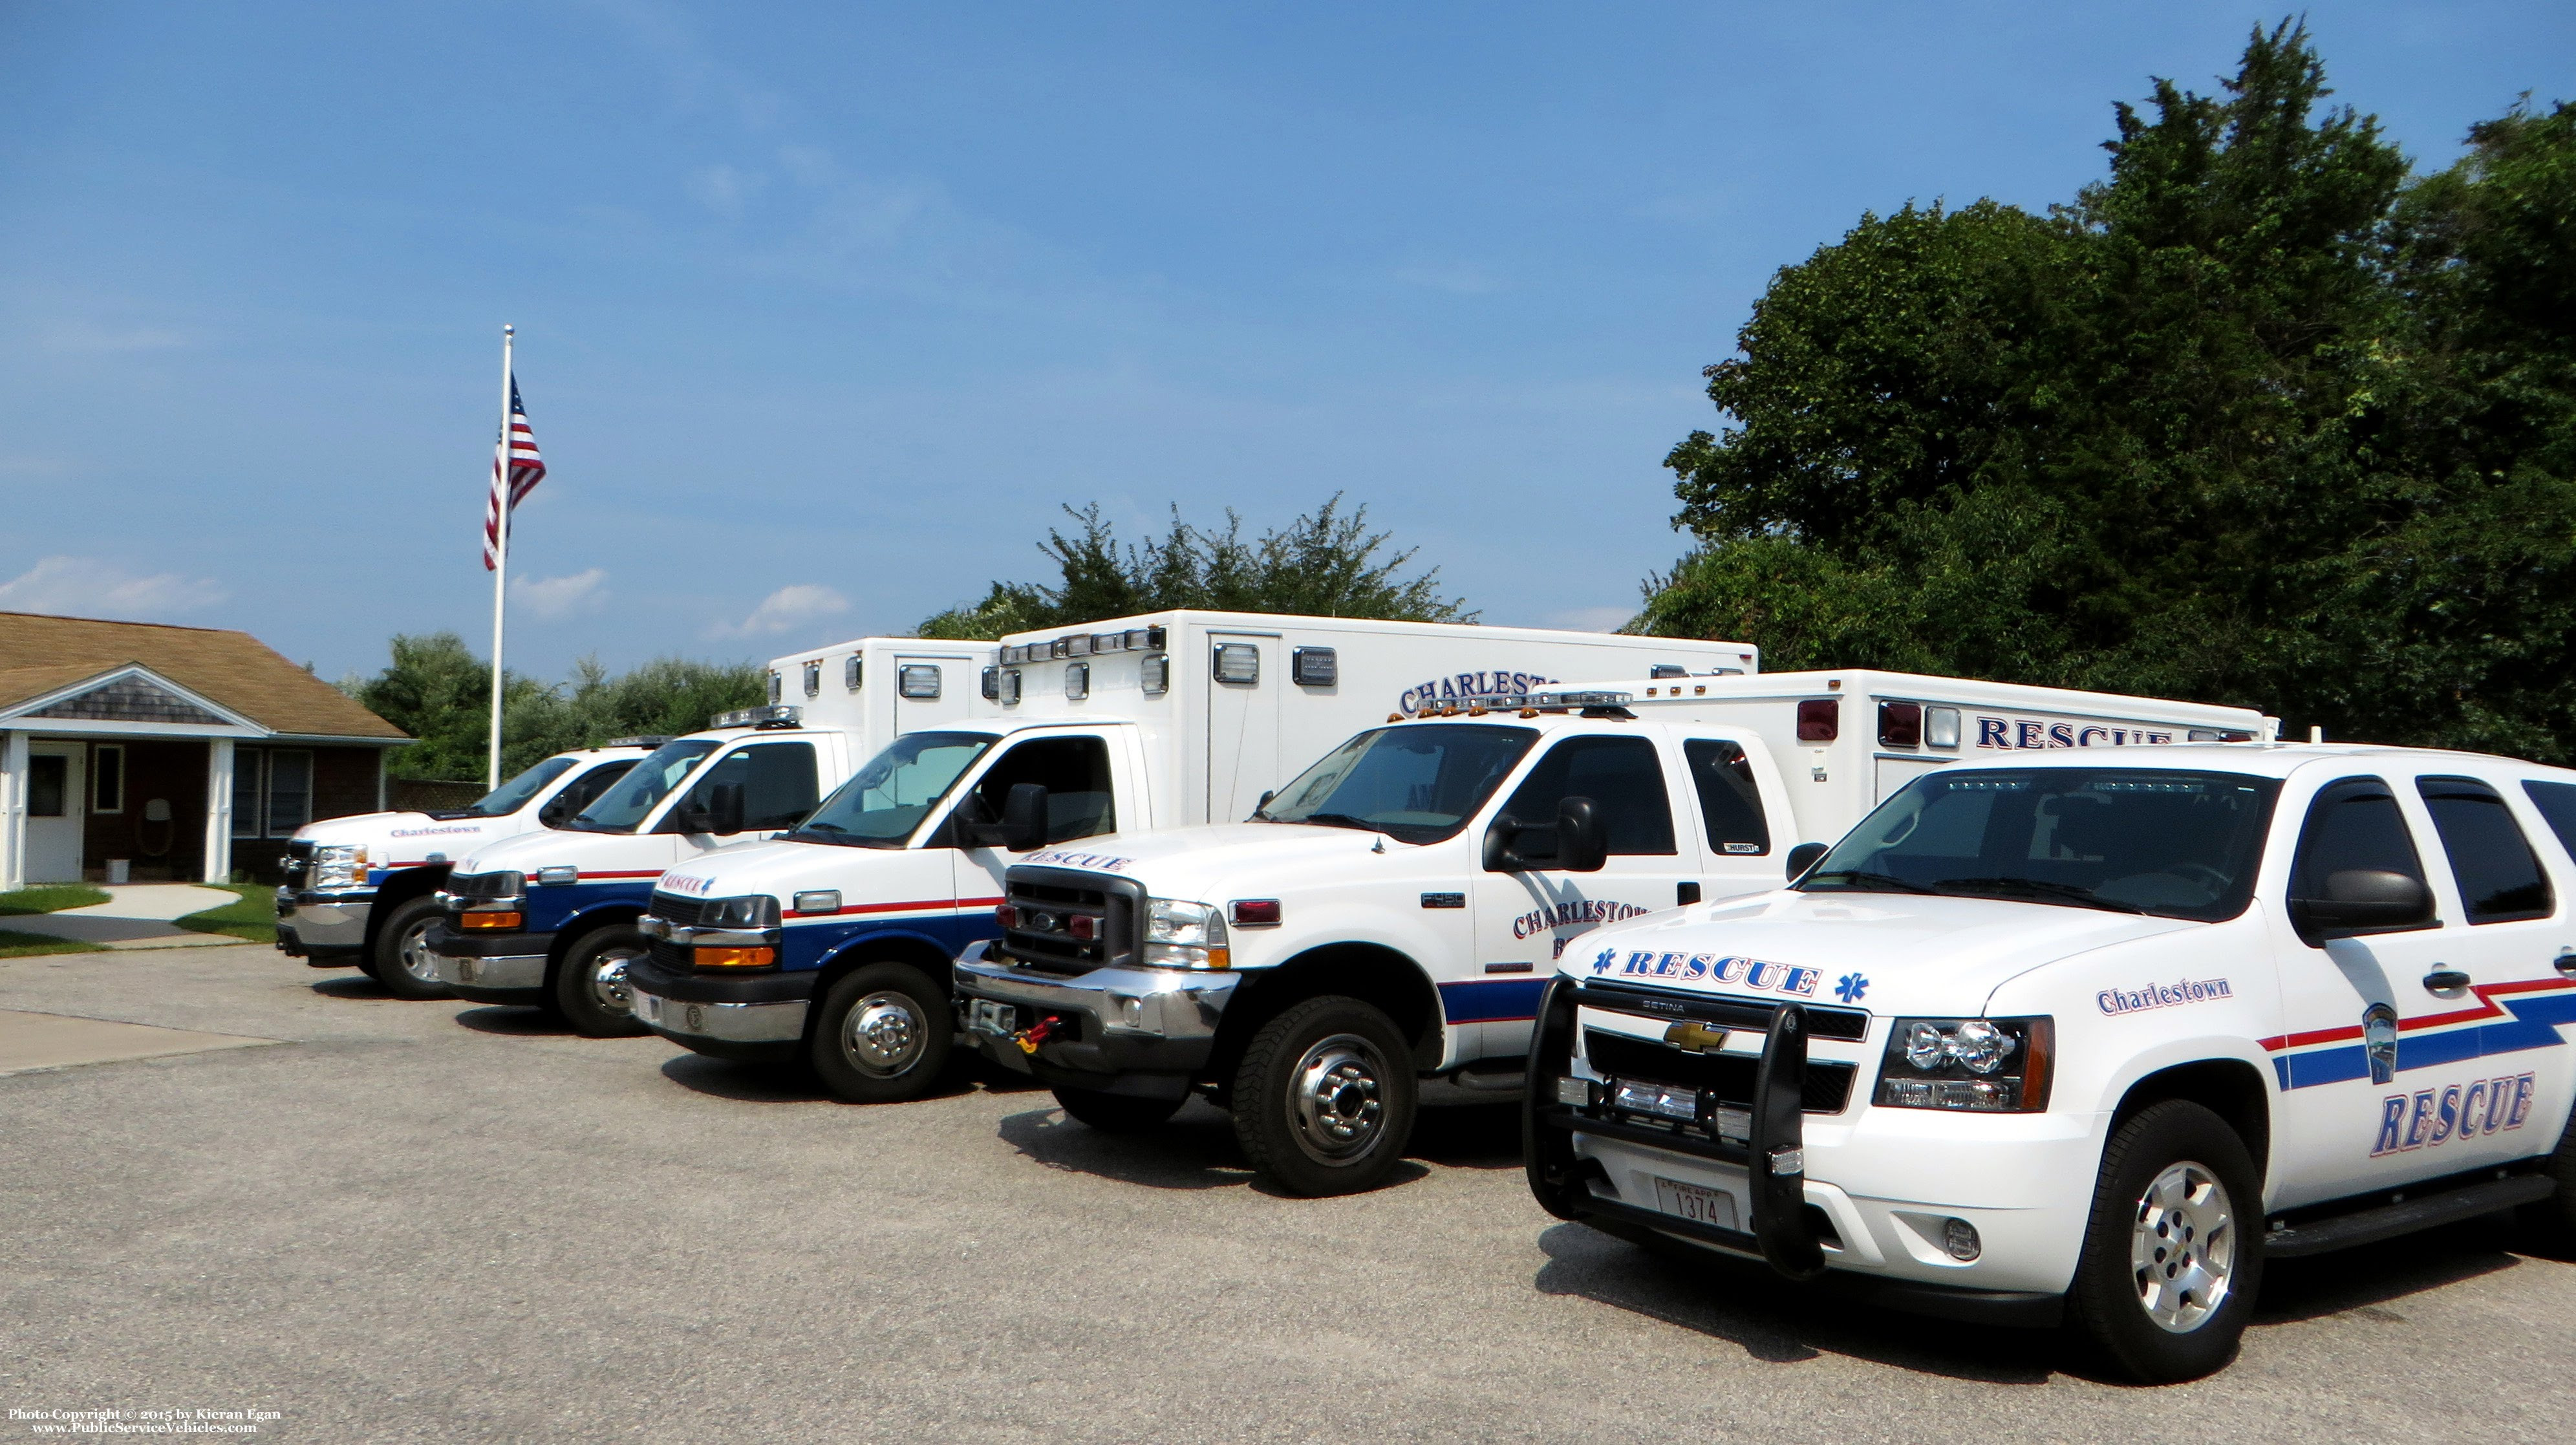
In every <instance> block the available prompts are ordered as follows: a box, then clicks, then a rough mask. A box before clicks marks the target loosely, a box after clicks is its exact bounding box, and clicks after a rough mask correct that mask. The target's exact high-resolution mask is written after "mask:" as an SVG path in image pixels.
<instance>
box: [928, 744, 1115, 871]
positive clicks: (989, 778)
mask: <svg viewBox="0 0 2576 1445" xmlns="http://www.w3.org/2000/svg"><path fill="white" fill-rule="evenodd" d="M1114 773H1115V769H1113V767H1112V766H1111V762H1110V755H1109V741H1108V739H1106V738H1103V737H1099V736H1097V735H1091V734H1076V735H1072V736H1066V735H1062V734H1057V735H1054V736H1049V737H1037V738H1024V739H1022V740H1020V741H1018V742H1015V743H1013V744H1011V745H1010V747H1009V748H1008V749H1006V750H1004V752H1003V753H1002V755H1001V756H1000V757H998V758H995V759H994V760H993V761H992V763H991V764H990V765H989V766H987V767H986V768H985V769H984V775H983V776H982V777H980V778H977V779H976V780H975V782H974V783H973V784H972V785H971V786H969V787H968V788H967V789H966V790H965V792H963V793H962V794H960V795H959V796H958V799H957V805H956V809H955V811H954V812H952V813H951V814H950V815H949V819H950V821H949V827H948V829H947V836H948V837H949V838H951V839H952V840H953V841H954V844H955V847H954V849H953V855H954V857H955V859H956V862H955V864H954V865H953V866H954V867H955V870H956V872H955V878H956V894H957V906H958V907H959V908H961V909H968V908H991V907H994V906H995V905H997V904H999V903H1000V902H1001V901H1002V870H1004V869H1006V868H1008V867H1010V866H1011V863H1012V861H1013V859H1012V855H1011V854H1010V853H1008V852H1006V851H1004V850H1003V849H1000V848H995V847H991V846H988V845H985V844H980V843H974V842H972V841H971V839H970V837H969V835H968V834H967V832H966V829H967V827H968V826H969V825H972V824H975V823H983V822H998V821H1000V819H1001V816H1002V805H1003V803H1004V802H1005V801H1007V800H1008V799H1009V798H1010V796H1011V789H1013V788H1015V787H1018V786H1019V785H1020V784H1022V783H1035V784H1037V785H1038V786H1039V787H1042V788H1044V789H1046V790H1047V836H1046V840H1047V842H1048V843H1049V844H1050V845H1052V844H1056V843H1069V842H1072V841H1073V840H1074V839H1076V838H1093V837H1098V836H1100V835H1101V834H1104V833H1115V832H1117V831H1118V802H1119V799H1118V795H1117V794H1118V789H1117V786H1116V783H1115V781H1114Z"/></svg>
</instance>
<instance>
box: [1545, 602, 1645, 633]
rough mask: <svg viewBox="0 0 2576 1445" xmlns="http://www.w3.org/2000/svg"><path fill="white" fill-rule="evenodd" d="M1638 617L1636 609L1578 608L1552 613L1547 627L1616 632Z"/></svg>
mask: <svg viewBox="0 0 2576 1445" xmlns="http://www.w3.org/2000/svg"><path fill="white" fill-rule="evenodd" d="M1636 615H1637V609H1636V608H1634V607H1577V608H1575V609H1573V610H1572V611H1570V612H1551V613H1549V614H1548V616H1547V625H1548V626H1550V627H1561V628H1563V629H1565V630H1566V631H1568V632H1616V631H1618V630H1619V629H1620V628H1622V627H1625V626H1627V625H1628V619H1629V618H1631V617H1634V616H1636Z"/></svg>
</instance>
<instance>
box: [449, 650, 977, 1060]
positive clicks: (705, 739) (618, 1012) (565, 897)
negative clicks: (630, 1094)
mask: <svg viewBox="0 0 2576 1445" xmlns="http://www.w3.org/2000/svg"><path fill="white" fill-rule="evenodd" d="M993 655H994V646H993V644H991V643H989V642H956V643H950V642H928V641H923V640H922V639H919V638H911V637H867V638H861V639H859V640H857V641H855V642H845V643H841V644H839V645H837V646H833V647H826V648H818V649H816V650H814V651H812V652H808V653H798V654H790V655H789V656H787V657H783V658H780V659H778V660H776V661H775V662H772V663H771V664H770V674H769V695H770V699H771V701H770V703H769V704H768V705H766V706H763V707H756V708H747V709H744V710H742V711H741V712H738V713H733V714H728V715H726V716H724V717H720V718H717V719H715V720H714V723H713V725H712V726H711V727H710V728H709V729H708V730H707V731H704V732H699V733H692V734H690V735H688V736H686V737H680V738H673V739H670V740H669V741H667V742H664V743H663V744H662V745H661V746H660V747H658V748H655V749H654V750H653V751H652V752H651V753H650V754H649V755H647V756H645V757H643V758H641V759H640V760H638V761H636V762H635V763H634V764H633V766H632V768H631V770H630V771H628V772H627V773H626V774H625V775H624V776H623V777H621V778H619V779H618V780H617V781H616V782H615V783H614V784H613V785H611V786H610V787H609V788H608V789H607V790H606V791H605V792H603V793H601V794H600V795H599V796H598V797H596V798H594V799H593V800H591V802H590V803H589V804H588V805H587V806H586V807H584V808H583V809H582V810H581V812H579V813H578V814H576V815H575V816H573V817H572V818H570V819H567V820H565V821H564V822H563V823H562V824H561V825H560V826H558V827H556V828H553V829H550V830H548V831H544V832H537V833H526V834H522V835H520V836H518V837H514V838H508V839H503V840H501V841H499V842H496V843H492V844H488V845H485V846H481V847H477V848H475V849H474V850H473V851H472V852H470V853H465V854H462V855H461V856H460V857H459V859H458V861H457V863H456V864H455V867H454V869H453V870H452V871H451V872H450V874H449V876H448V877H447V879H446V880H445V882H444V884H443V886H442V887H441V889H440V890H439V891H438V892H437V893H436V894H435V895H433V896H434V897H435V899H436V900H437V901H436V905H435V906H436V914H435V916H434V917H432V918H431V919H430V920H428V927H427V931H426V933H425V934H424V935H423V936H422V942H421V948H422V951H423V953H424V954H425V956H426V958H427V960H428V962H429V963H430V965H431V967H432V968H433V969H434V971H435V978H436V981H437V985H438V986H441V987H443V988H444V989H445V990H446V991H449V992H452V993H454V994H456V995H457V996H458V997H461V998H468V999H473V1000H476V1001H477V1002H482V1003H521V1004H534V1005H536V1006H537V1007H540V1008H543V1009H546V1010H548V1011H549V1012H553V1013H556V1014H559V1015H560V1016H561V1017H562V1018H563V1019H564V1020H565V1021H566V1022H568V1023H570V1024H571V1025H572V1027H573V1028H575V1029H576V1030H578V1031H580V1032H582V1033H585V1034H591V1035H594V1036H604V1035H610V1034H619V1033H633V1032H636V1031H637V1028H636V1025H635V1023H634V1021H633V1019H632V1017H631V1011H630V1009H629V1007H628V1003H627V995H626V985H625V982H624V977H625V970H626V967H627V965H628V964H629V963H630V962H632V961H633V960H634V959H636V958H638V957H641V956H642V954H643V952H644V946H645V943H644V938H643V935H641V934H640V933H638V932H636V928H635V924H636V920H637V919H638V918H639V917H641V916H642V915H643V912H644V905H645V902H646V900H647V899H648V898H649V897H650V896H651V894H652V891H653V880H654V879H656V878H659V877H660V876H662V870H663V869H665V868H668V867H670V866H672V865H673V864H676V863H681V862H687V861H691V860H695V859H697V858H699V857H702V856H704V855H705V854H708V853H712V852H714V851H715V850H716V849H719V848H722V847H725V846H727V845H728V844H733V843H740V842H745V841H750V840H756V839H760V838H765V837H769V836H771V835H772V834H775V833H777V832H779V831H780V830H782V829H785V828H788V827H790V826H793V825H794V824H795V823H796V822H797V821H798V820H799V819H801V818H803V817H804V816H805V814H806V813H807V812H808V811H809V810H811V809H812V808H813V806H814V804H815V802H816V800H818V799H820V798H821V797H822V796H823V795H824V794H825V793H827V792H829V791H831V790H832V788H833V787H835V786H837V785H838V784H839V783H840V781H841V779H843V778H846V777H848V776H849V775H850V773H851V772H852V771H853V770H855V769H856V768H857V767H858V765H859V764H860V763H861V762H862V761H864V760H865V759H866V758H868V757H869V756H870V755H871V754H873V753H874V752H876V751H877V750H878V749H879V748H882V747H884V746H885V745H886V744H887V743H889V742H891V741H893V740H894V739H895V738H897V737H899V736H901V735H903V734H905V733H909V732H916V731H919V730H921V729H923V728H931V727H939V726H944V725H946V724H948V723H952V722H956V721H959V720H961V719H963V718H965V717H968V716H970V715H971V714H973V713H974V712H976V711H978V710H980V709H981V708H983V706H984V703H983V701H982V698H981V696H980V694H979V687H978V685H979V683H980V681H981V677H982V669H983V668H984V667H985V666H986V665H987V664H989V663H990V662H991V661H992V658H993Z"/></svg>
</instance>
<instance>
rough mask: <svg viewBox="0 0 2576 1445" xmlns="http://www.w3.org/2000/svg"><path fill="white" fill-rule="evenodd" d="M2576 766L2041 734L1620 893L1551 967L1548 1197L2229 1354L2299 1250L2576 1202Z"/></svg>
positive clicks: (1620, 1223) (1857, 1280)
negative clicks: (1654, 913) (1637, 896)
mask: <svg viewBox="0 0 2576 1445" xmlns="http://www.w3.org/2000/svg"><path fill="white" fill-rule="evenodd" d="M2571 843H2576V772H2570V771H2567V770H2563V769H2557V768H2545V767H2540V766H2536V765H2532V764H2526V763H2517V762H2511V761H2508V760H2505V759H2501V758H2493V757H2483V756H2475V755H2470V754H2463V753H2444V752H2429V751H2416V750H2410V749H2398V748H2371V747H2347V746H2325V745H2288V746H2284V745H2257V746H2245V745H2235V746H2191V745H2183V746H2175V747H2155V748H2143V749H2112V750H2107V751H2091V752H2087V751H2079V750H2072V749H2070V750H2064V751H2055V752H2050V751H2040V752H2034V753H2028V754H2024V753H2022V752H2020V751H2019V750H2018V749H2016V750H2015V751H2013V752H2011V753H2009V754H2006V753H2001V752H1998V753H1994V754H1990V755H1988V756H1986V757H1982V758H1979V759H1978V760H1977V761H1975V762H1974V763H1967V764H1962V765H1960V766H1958V767H1956V768H1954V769H1950V770H1944V771H1939V772H1935V773H1932V774H1931V775H1929V776H1924V777H1918V778H1916V779H1915V780H1914V781H1913V782H1911V783H1910V784H1908V785H1907V786H1906V787H1905V788H1904V789H1903V790H1901V791H1899V792H1898V793H1897V794H1896V795H1895V796H1894V797H1892V798H1890V799H1889V800H1888V801H1887V802H1886V803H1884V804H1883V805H1881V806H1880V807H1879V808H1878V809H1877V810H1876V811H1875V812H1873V813H1872V814H1871V815H1870V816H1869V818H1868V819H1867V820H1866V821H1864V822H1863V823H1861V824H1860V826H1859V827H1857V828H1856V829H1854V830H1853V831H1852V832H1851V833H1850V835H1849V836H1847V837H1845V838H1844V839H1843V840H1842V841H1841V842H1840V843H1838V844H1836V845H1835V846H1834V848H1833V849H1832V850H1831V851H1830V852H1829V853H1827V854H1826V855H1825V856H1824V857H1823V858H1822V859H1821V860H1820V861H1819V862H1817V863H1816V864H1815V866H1814V867H1813V868H1812V869H1811V870H1809V871H1807V872H1806V873H1805V874H1804V876H1803V877H1801V878H1799V879H1798V880H1797V881H1796V882H1795V883H1793V884H1792V885H1791V886H1790V887H1789V888H1788V889H1787V890H1786V891H1775V892H1771V893H1767V894H1764V895H1762V896H1760V897H1754V898H1747V899H1741V900H1736V901H1731V902H1713V903H1708V904H1704V905H1701V906H1699V907H1694V908H1686V909H1682V910H1680V911H1678V912H1673V913H1667V914H1664V915H1661V916H1658V917H1655V918H1651V919H1640V920H1638V921H1636V922H1634V923H1631V924H1627V925H1624V926H1621V927H1617V928H1612V929H1605V930H1603V931H1602V932H1601V933H1600V934H1598V935H1597V936H1595V937H1592V938H1587V939H1585V940H1584V941H1583V943H1582V945H1581V946H1580V947H1578V948H1575V949H1570V950H1568V951H1567V952H1566V954H1565V956H1564V958H1563V959H1562V960H1561V961H1560V962H1559V964H1558V966H1557V969H1556V970H1555V974H1556V977H1555V979H1554V981H1553V983H1552V984H1551V985H1550V987H1549V991H1548V993H1547V996H1546V998H1545V1000H1544V1001H1543V1002H1542V1003H1541V1005H1540V1008H1539V1014H1540V1018H1539V1024H1538V1027H1537V1030H1536V1040H1535V1055H1534V1060H1533V1066H1532V1067H1533V1076H1534V1079H1535V1086H1534V1087H1533V1088H1532V1089H1531V1091H1530V1097H1529V1103H1528V1106H1527V1107H1528V1110H1529V1113H1528V1117H1527V1137H1528V1140H1529V1154H1528V1169H1529V1182H1530V1187H1531V1189H1532V1191H1533V1192H1534V1193H1535V1194H1536V1195H1537V1197H1538V1200H1539V1202H1540V1203H1541V1204H1542V1205H1544V1206H1545V1207H1546V1208H1547V1209H1548V1210H1550V1211H1551V1212H1553V1213H1555V1214H1557V1215H1559V1216H1561V1217H1563V1218H1567V1219H1578V1220H1583V1221H1585V1222H1588V1223H1590V1224H1593V1225H1596V1226H1598V1227H1600V1228H1602V1229H1605V1230H1609V1231H1612V1232H1615V1233H1619V1234H1622V1235H1625V1236H1628V1237H1631V1238H1637V1239H1640V1240H1644V1241H1664V1240H1670V1241H1681V1242H1684V1243H1686V1244H1691V1245H1701V1246H1705V1247H1707V1248H1709V1249H1711V1250H1715V1251H1718V1252H1721V1253H1727V1254H1734V1255H1740V1256H1745V1257H1748V1258H1755V1259H1763V1260H1768V1261H1769V1262H1770V1263H1771V1264H1772V1265H1773V1266H1775V1267H1776V1268H1777V1269H1778V1270H1779V1271H1780V1272H1782V1273H1785V1274H1787V1275H1790V1276H1791V1277H1794V1278H1801V1279H1804V1278H1814V1277H1818V1276H1823V1277H1824V1278H1825V1280H1826V1281H1830V1282H1838V1283H1840V1284H1843V1285H1846V1286H1850V1287H1852V1288H1855V1289H1857V1290H1858V1291H1860V1292H1861V1293H1862V1294H1864V1295H1865V1296H1867V1297H1871V1298H1875V1299H1876V1300H1878V1301H1880V1302H1882V1303H1884V1304H1888V1305H1891V1306H1895V1307H1900V1308H1908V1309H1915V1310H1921V1311H1925V1312H1929V1313H1933V1314H1937V1315H1944V1316H1948V1317H1951V1318H1957V1319H1968V1320H1984V1321H1993V1322H1998V1323H2004V1324H2019V1325H2047V1324H2053V1323H2060V1322H2063V1323H2065V1324H2067V1325H2069V1326H2071V1327H2072V1328H2073V1329H2074V1330H2075V1331H2076V1332H2078V1333H2079V1334H2080V1335H2081V1336H2083V1337H2084V1339H2085V1340H2086V1341H2087V1342H2089V1344H2090V1345H2091V1346H2093V1347H2094V1348H2095V1349H2097V1350H2098V1351H2099V1352H2100V1353H2101V1354H2102V1355H2103V1356H2105V1357H2106V1358H2107V1360H2108V1362H2109V1363H2110V1364H2111V1365H2112V1366H2113V1367H2115V1368H2116V1369H2118V1370H2120V1371H2122V1372H2124V1373H2126V1374H2128V1375H2130V1376H2132V1377H2134V1378H2137V1379H2141V1380H2149V1381H2161V1380H2176V1379H2185V1378H2190V1377H2193V1376H2196V1375H2201V1374H2205V1373H2207V1372H2209V1371H2211V1370H2214V1369H2216V1368H2218V1367H2219V1366H2220V1365H2222V1364H2224V1363H2225V1362H2226V1360H2227V1359H2228V1358H2229V1355H2230V1353H2231V1352H2232V1350H2233V1349H2234V1347H2235V1344H2236V1340H2237V1337H2238V1335H2239V1333H2240V1332H2241V1331H2242V1330H2243V1329H2244V1326H2245V1322H2246V1318H2247V1315H2248V1313H2249V1312H2250V1310H2251V1309H2252V1307H2253V1303H2254V1297H2255V1293H2256V1290H2257V1287H2258V1284H2259V1281H2260V1278H2261V1272H2262V1267H2263V1263H2264V1261H2265V1260H2266V1259H2267V1258H2282V1257H2290V1256H2300V1255H2310V1254H2316V1253H2320V1252H2323V1251H2326V1250H2331V1249H2338V1248H2342V1247H2345V1246H2349V1245H2356V1244H2363V1243H2368V1242H2371V1241H2374V1240H2380V1239H2386V1238H2389V1237H2391V1236H2394V1235H2397V1234H2401V1233H2404V1232H2407V1231H2410V1230H2416V1229H2422V1228H2425V1227H2427V1226H2431V1225H2435V1224H2442V1223H2447V1222H2451V1221H2455V1220H2466V1219H2474V1218H2478V1217H2481V1216H2488V1215H2493V1214H2495V1213H2497V1212H2498V1211H2500V1210H2506V1209H2511V1208H2514V1207H2516V1206H2521V1207H2524V1208H2526V1209H2527V1210H2529V1211H2531V1212H2532V1213H2534V1214H2536V1215H2537V1216H2539V1218H2538V1221H2537V1222H2539V1223H2540V1224H2542V1225H2543V1226H2545V1227H2547V1228H2550V1229H2552V1230H2554V1231H2555V1232H2556V1233H2557V1234H2558V1235H2559V1236H2560V1237H2561V1238H2562V1239H2564V1238H2566V1237H2567V1236H2568V1235H2569V1233H2570V1231H2571V1226H2576V1142H2571V1140H2570V1138H2569V1136H2568V1130H2567V1125H2568V1116H2569V1111H2570V1107H2571V1096H2576V1050H2571V1049H2569V1048H2568V1047H2566V1044H2567V1034H2568V1030H2569V1027H2570V1026H2571V1025H2576V856H2571V853H2570V845H2571Z"/></svg>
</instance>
